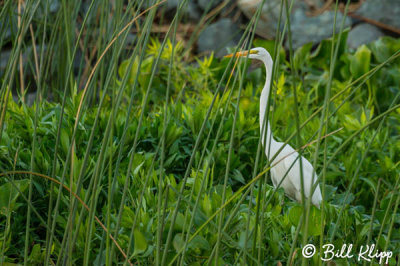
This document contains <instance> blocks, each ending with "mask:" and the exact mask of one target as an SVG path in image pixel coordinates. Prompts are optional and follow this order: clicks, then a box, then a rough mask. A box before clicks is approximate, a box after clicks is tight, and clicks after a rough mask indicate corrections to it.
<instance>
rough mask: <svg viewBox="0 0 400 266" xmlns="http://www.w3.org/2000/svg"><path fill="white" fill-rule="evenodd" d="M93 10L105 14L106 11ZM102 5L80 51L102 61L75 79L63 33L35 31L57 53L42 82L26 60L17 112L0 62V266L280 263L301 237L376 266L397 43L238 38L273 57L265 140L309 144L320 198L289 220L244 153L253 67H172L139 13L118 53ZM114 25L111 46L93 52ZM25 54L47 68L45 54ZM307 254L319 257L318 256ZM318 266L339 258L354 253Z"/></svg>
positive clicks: (390, 154) (391, 141)
mask: <svg viewBox="0 0 400 266" xmlns="http://www.w3.org/2000/svg"><path fill="white" fill-rule="evenodd" d="M6 2H7V3H10V1H6ZM71 2H73V1H71ZM99 2H100V1H99ZM133 2H135V1H133ZM64 4H65V5H68V4H69V2H64V1H63V5H64ZM92 4H93V3H92ZM5 5H7V4H5ZM10 5H11V4H10ZM32 5H33V4H32ZM97 5H99V6H98V7H99V8H100V9H99V10H102V9H101V7H103V8H105V9H104V10H102V11H99V12H100V18H101V19H105V16H106V14H107V9H106V5H105V4H104V3H100V4H97ZM29 8H32V9H34V8H35V6H32V7H27V10H29ZM64 8H67V7H63V9H61V10H64ZM90 8H94V7H92V6H91V7H90ZM116 10H117V12H116V14H115V16H116V18H115V21H114V20H113V21H112V23H114V24H113V25H114V26H115V28H116V29H118V30H116V32H114V31H111V30H109V29H108V28H107V27H106V26H104V29H105V30H107V31H109V32H108V33H109V34H106V35H105V37H104V40H100V41H99V44H98V46H96V47H97V48H98V49H99V51H106V52H105V56H104V58H105V59H104V60H105V61H100V64H99V65H98V67H97V68H96V67H93V68H90V69H89V70H88V72H86V73H85V74H84V71H83V63H82V64H81V66H82V69H81V71H82V72H80V73H79V75H78V78H76V77H75V76H74V75H72V74H71V69H72V64H73V62H72V61H73V60H72V58H73V54H74V53H75V41H72V40H70V39H68V37H66V38H67V39H66V40H67V41H66V42H65V44H64V43H63V42H59V43H58V42H57V34H59V33H58V32H57V31H56V30H52V31H51V34H54V36H50V37H49V38H50V40H53V41H54V42H55V43H56V44H57V45H65V46H67V47H63V48H61V47H60V48H58V49H60V50H59V51H58V50H57V49H56V48H57V45H56V44H54V46H52V48H54V50H53V52H54V54H53V55H56V54H57V53H59V54H63V57H64V59H61V58H57V59H56V60H57V62H58V63H57V62H56V63H55V64H54V65H53V67H54V68H60V69H57V70H55V71H56V72H57V71H58V73H59V74H57V76H56V78H53V77H51V67H49V69H48V70H46V68H45V67H41V68H40V70H38V69H36V70H35V67H34V64H35V63H34V61H32V62H29V64H31V66H30V67H32V69H31V70H32V71H33V73H36V74H34V75H35V77H36V84H35V85H34V86H35V87H36V88H37V90H38V92H37V94H36V97H37V101H35V103H34V104H33V105H32V106H28V105H26V104H25V103H24V102H23V101H22V100H21V99H22V97H21V98H20V101H18V102H15V101H14V100H13V97H12V94H11V90H10V87H12V86H13V83H15V84H14V86H16V87H17V88H18V87H19V86H21V83H20V81H19V80H18V78H16V77H14V76H12V75H11V74H12V72H13V69H17V68H18V66H17V65H14V66H13V65H9V66H8V67H7V69H6V70H7V71H9V73H8V72H7V73H6V74H5V75H4V77H3V80H2V84H1V88H2V94H1V96H2V97H1V111H2V112H3V113H4V117H2V118H3V119H2V120H1V121H0V123H1V124H0V126H1V131H0V134H1V135H0V172H1V176H0V228H1V230H0V265H2V264H4V265H13V264H19V263H23V262H25V263H27V264H28V265H42V264H46V265H48V264H53V263H58V264H63V263H66V264H69V265H70V264H73V265H88V264H92V263H93V264H95V265H115V264H117V263H120V264H122V263H124V262H128V260H129V261H130V262H131V263H132V264H134V263H135V262H137V263H138V264H139V263H140V264H145V265H153V264H156V263H157V264H165V265H168V264H174V265H175V264H178V263H180V264H182V265H183V264H188V265H203V264H205V263H207V262H210V263H212V262H216V264H217V265H226V264H228V265H234V264H241V265H246V264H254V265H256V264H264V265H271V264H275V265H276V263H277V262H279V261H280V262H282V263H283V264H286V263H287V262H288V264H289V263H290V262H293V263H294V264H295V265H296V264H300V263H301V261H302V256H301V251H302V246H303V245H304V244H307V243H313V244H314V245H315V246H316V247H317V253H318V252H319V251H320V250H321V247H322V245H323V244H326V243H332V244H335V246H336V247H341V245H343V244H345V243H347V244H350V243H351V244H353V245H354V246H355V247H356V248H355V249H356V250H358V249H359V247H360V246H362V245H366V244H373V243H375V244H376V245H377V248H378V250H380V251H382V250H391V251H392V252H393V257H392V258H391V259H390V261H389V264H390V265H392V264H395V263H398V261H396V256H397V260H398V258H399V256H400V214H399V213H398V207H399V202H400V194H399V188H400V184H399V181H400V178H399V177H400V167H399V162H400V138H399V131H400V99H399V96H400V95H399V94H400V60H399V58H398V55H399V53H400V40H398V39H397V40H396V39H393V38H389V37H384V38H382V39H380V40H378V41H376V42H374V43H371V44H369V45H367V46H365V45H364V46H361V47H359V48H358V49H357V51H354V52H351V51H348V50H347V48H346V45H345V43H346V34H347V31H343V32H341V33H340V38H338V36H336V37H335V38H334V39H335V41H333V40H325V41H323V42H322V43H321V44H320V45H319V46H318V47H317V48H316V49H312V46H311V44H309V45H305V46H303V47H301V48H300V49H298V50H297V51H294V53H293V55H289V53H287V54H286V53H285V52H284V51H283V49H282V48H279V44H278V43H275V42H270V41H263V40H257V39H256V40H254V41H253V45H251V46H263V47H265V48H266V49H268V50H269V51H270V52H271V54H273V51H274V50H278V48H279V50H280V52H279V60H276V62H277V61H278V63H277V64H276V65H277V66H278V67H277V68H276V71H275V75H274V77H275V78H274V79H273V80H274V82H273V92H272V102H271V112H270V117H269V119H270V121H271V126H272V130H273V134H274V136H275V137H276V138H277V139H278V140H280V141H283V142H285V141H288V143H290V145H292V146H293V147H295V148H300V147H302V146H304V145H306V144H308V143H310V142H312V141H314V140H319V141H320V142H313V143H311V145H309V146H307V147H306V148H304V149H303V152H302V154H303V156H304V157H306V158H308V159H309V160H310V162H313V160H314V158H316V165H315V166H314V167H316V169H317V173H318V175H319V177H320V178H321V179H320V182H321V189H322V191H323V195H324V199H325V200H324V204H323V206H322V208H321V210H319V209H316V208H315V207H313V206H311V209H310V213H309V216H308V220H307V222H306V223H308V224H307V226H302V224H304V223H301V221H303V213H304V210H305V207H307V206H306V205H305V204H302V203H298V202H294V201H292V200H290V199H288V198H287V197H286V196H285V195H284V192H283V189H278V190H276V189H274V188H273V187H272V183H271V180H270V177H269V172H268V169H269V168H268V167H269V166H268V162H267V161H266V159H265V156H264V152H263V150H262V149H261V148H260V143H259V132H260V130H259V121H258V112H259V106H258V100H259V95H260V92H261V89H262V87H263V84H264V82H265V72H264V69H262V68H256V69H253V70H251V71H248V69H247V66H246V64H245V60H241V61H240V62H238V64H236V65H235V72H234V73H233V72H232V74H231V70H232V68H233V66H234V64H235V62H234V61H233V60H229V59H221V60H220V59H216V58H214V57H213V56H212V55H211V56H208V57H204V58H194V60H187V52H188V50H187V49H186V48H185V46H184V45H183V43H181V42H178V41H176V39H175V37H171V38H166V39H165V41H162V42H160V41H158V40H157V39H156V38H150V30H149V29H150V28H149V27H150V26H151V23H152V20H153V18H154V16H155V12H154V10H151V11H149V13H148V14H146V16H145V18H143V21H141V25H143V27H144V30H143V34H142V35H141V36H139V37H138V40H137V45H136V46H135V47H133V51H130V52H129V53H126V51H125V52H124V53H123V54H121V50H122V47H123V43H124V38H125V37H126V35H125V32H122V31H121V30H122V29H123V27H124V26H125V25H127V23H125V24H121V23H120V20H119V19H124V21H125V20H126V17H124V18H123V15H124V14H125V13H123V9H122V6H117V7H116ZM132 10H136V9H133V8H132ZM103 12H104V13H103ZM28 13H29V12H28ZM88 14H89V13H88ZM134 14H138V13H134ZM58 16H59V17H57V18H58V19H59V20H57V21H56V22H54V23H58V24H59V25H62V26H63V27H65V29H66V32H72V29H73V28H72V26H69V23H68V21H69V19H72V18H71V17H68V16H69V15H68V14H64V16H63V14H59V15H58ZM25 19H29V14H28V15H27V18H25ZM64 19H65V21H64ZM85 19H86V18H85ZM87 19H88V22H90V21H91V20H90V17H89V16H88V18H87ZM131 19H132V17H131V18H130V19H128V20H127V21H130V20H131ZM104 23H105V22H104ZM175 25H176V24H175V23H174V22H173V23H172V24H171V26H172V27H171V31H174V26H175ZM41 27H46V25H44V26H41ZM49 27H55V26H54V25H49ZM175 30H176V28H175ZM118 32H122V35H121V37H120V38H121V39H120V38H117V39H116V41H115V45H113V46H110V48H109V50H108V49H107V48H106V47H107V46H106V44H107V43H110V42H111V40H112V39H113V38H114V37H115V36H117V33H118ZM71 34H72V33H71ZM67 35H68V34H67ZM172 35H173V34H172ZM71 36H72V35H71ZM173 36H175V35H173ZM86 38H90V36H89V37H86ZM63 39H64V37H63ZM87 41H88V40H87V39H85V40H84V42H87ZM84 45H85V47H86V45H87V43H85V44H84ZM274 47H275V49H274ZM336 47H337V49H338V51H337V57H336V62H335V64H334V65H333V66H332V65H331V62H332V58H335V57H333V56H332V54H333V53H332V49H333V48H336ZM14 48H15V49H16V51H15V53H14V54H15V55H18V49H20V48H18V47H17V45H15V46H14ZM48 49H49V48H48ZM64 49H65V50H66V51H68V53H65V52H62V51H63V50H64ZM125 53H126V54H125ZM101 54H102V52H100V55H101ZM100 55H99V56H98V57H100ZM291 57H293V58H292V61H291V60H290V58H291ZM15 58H16V59H15V62H18V57H17V56H16V57H15ZM118 59H124V60H123V61H122V60H121V61H119V60H118ZM39 60H43V61H41V62H43V65H44V66H50V64H48V63H49V62H50V61H47V60H50V58H48V57H43V58H39ZM60 62H66V64H64V65H62V64H60ZM290 62H292V63H290ZM41 66H42V65H41ZM293 67H294V68H293ZM92 70H93V71H94V72H93V73H94V75H93V76H91V75H90V73H91V71H92ZM331 73H332V76H330V74H331ZM15 75H16V74H15ZM16 76H17V75H16ZM82 76H84V77H82ZM91 77H93V78H92V80H89V81H87V80H88V79H90V78H91ZM82 80H83V81H82ZM81 82H82V84H83V86H80V85H79V84H80V83H81ZM86 82H87V83H86ZM85 84H87V86H85ZM30 86H33V85H30ZM78 87H79V88H80V89H77V88H78ZM327 88H329V89H330V97H329V99H325V96H326V93H327V92H326V91H327ZM18 91H19V92H20V90H18ZM50 95H52V97H53V101H47V100H46V97H50ZM21 96H22V95H21ZM295 105H297V106H298V108H297V111H296V108H294V106H295ZM323 110H324V111H323ZM321 114H324V115H321ZM303 124H304V126H303ZM298 125H300V126H301V131H300V132H298V131H297V129H296V128H297V126H298ZM321 125H323V127H321ZM320 128H322V131H321V136H325V135H327V134H329V133H330V132H334V133H333V134H332V135H330V136H326V137H324V138H323V139H322V138H318V132H319V130H320ZM294 136H295V137H294ZM318 143H319V144H318ZM318 147H319V148H318ZM13 171H16V172H13ZM57 182H58V183H57ZM60 182H61V183H62V184H65V187H62V186H61V185H60ZM69 189H71V190H72V192H71V191H70V190H69ZM78 197H79V200H77V198H78ZM83 202H84V203H85V204H83ZM308 207H310V206H308ZM100 223H102V224H103V225H104V228H103V227H102V225H101V224H100ZM105 229H106V230H105ZM111 235H112V237H113V238H112V237H111ZM114 240H115V241H116V242H114ZM116 243H118V246H119V247H118V246H116ZM125 254H126V256H127V258H125V257H124V256H125ZM310 261H311V263H312V264H315V265H317V264H318V263H320V259H319V257H318V256H314V257H313V258H312V259H310ZM334 261H335V262H336V263H337V264H338V265H345V264H346V263H348V264H350V265H352V264H355V263H357V256H354V257H353V258H351V259H336V258H335V259H334Z"/></svg>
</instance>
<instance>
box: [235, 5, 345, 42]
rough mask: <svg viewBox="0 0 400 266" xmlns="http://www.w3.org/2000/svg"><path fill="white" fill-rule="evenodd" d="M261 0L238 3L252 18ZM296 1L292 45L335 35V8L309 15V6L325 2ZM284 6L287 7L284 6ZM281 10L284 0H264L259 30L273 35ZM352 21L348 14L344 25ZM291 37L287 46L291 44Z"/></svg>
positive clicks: (276, 28) (284, 16) (265, 35)
mask: <svg viewBox="0 0 400 266" xmlns="http://www.w3.org/2000/svg"><path fill="white" fill-rule="evenodd" d="M261 2H262V0H238V6H239V8H240V9H241V10H242V12H243V13H244V14H245V15H246V17H248V18H249V19H250V18H252V17H253V16H254V14H255V12H256V10H257V8H258V7H259V5H260V3H261ZM307 2H308V3H310V5H307V4H305V3H304V1H295V2H294V5H293V7H292V12H291V15H290V21H291V32H292V44H293V48H297V47H300V46H301V45H303V44H305V43H308V42H320V41H321V40H323V39H325V38H328V37H330V36H331V35H332V28H333V27H332V25H333V21H334V14H335V13H334V12H333V11H326V12H324V13H322V14H321V15H319V16H315V17H310V16H308V15H307V13H308V12H310V11H311V10H310V8H311V7H314V8H319V7H321V6H323V2H322V1H321V0H310V1H307ZM283 8H285V7H284V6H283ZM280 12H281V0H268V1H265V3H264V5H263V7H262V11H261V14H260V20H259V21H258V24H257V27H256V33H257V34H258V35H260V36H261V37H264V38H266V39H274V38H275V37H276V36H275V35H276V32H277V30H278V20H279V16H280ZM285 14H286V12H285V10H284V11H283V13H282V19H281V28H280V30H283V27H284V23H285V21H286V15H285ZM342 17H343V16H342V15H341V14H340V13H338V15H337V19H336V20H337V24H336V29H337V31H338V29H339V27H340V25H341V19H342ZM350 25H351V19H350V18H346V21H345V26H346V27H347V26H350ZM288 44H289V43H288V41H286V43H285V46H286V47H288V46H289V45H288Z"/></svg>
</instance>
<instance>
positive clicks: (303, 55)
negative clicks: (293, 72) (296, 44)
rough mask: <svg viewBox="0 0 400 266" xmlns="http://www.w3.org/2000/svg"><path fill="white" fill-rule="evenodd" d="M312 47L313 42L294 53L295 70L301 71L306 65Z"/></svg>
mask: <svg viewBox="0 0 400 266" xmlns="http://www.w3.org/2000/svg"><path fill="white" fill-rule="evenodd" d="M312 45H313V43H312V42H310V43H307V44H305V45H303V46H302V47H300V48H298V49H297V50H296V52H294V57H293V60H294V67H295V69H297V70H301V69H302V68H303V67H304V65H305V64H306V62H307V61H308V60H309V58H310V51H311V48H312Z"/></svg>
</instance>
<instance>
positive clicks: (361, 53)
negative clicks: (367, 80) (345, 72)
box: [350, 45, 371, 79]
mask: <svg viewBox="0 0 400 266" xmlns="http://www.w3.org/2000/svg"><path fill="white" fill-rule="evenodd" d="M370 63H371V50H369V49H368V47H367V46H365V45H362V46H360V47H359V48H358V49H357V51H356V53H355V54H354V56H353V57H352V59H351V61H350V72H351V74H352V75H353V78H354V79H357V78H359V77H361V76H362V75H364V74H365V73H367V72H368V71H369V70H370Z"/></svg>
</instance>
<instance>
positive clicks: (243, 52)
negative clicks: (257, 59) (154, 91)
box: [224, 50, 258, 58]
mask: <svg viewBox="0 0 400 266" xmlns="http://www.w3.org/2000/svg"><path fill="white" fill-rule="evenodd" d="M249 53H250V54H258V51H257V50H248V51H242V52H237V53H236V54H228V55H225V56H224V57H225V58H230V57H232V56H235V57H241V56H247V55H248V54H249Z"/></svg>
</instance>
